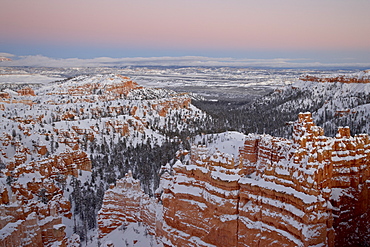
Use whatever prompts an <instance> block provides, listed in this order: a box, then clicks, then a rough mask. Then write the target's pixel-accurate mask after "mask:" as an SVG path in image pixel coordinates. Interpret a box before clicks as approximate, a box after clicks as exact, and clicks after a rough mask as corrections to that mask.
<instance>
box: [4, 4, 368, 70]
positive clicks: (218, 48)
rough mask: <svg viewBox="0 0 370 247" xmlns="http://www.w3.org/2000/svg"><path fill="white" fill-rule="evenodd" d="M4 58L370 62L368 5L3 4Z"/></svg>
mask: <svg viewBox="0 0 370 247" xmlns="http://www.w3.org/2000/svg"><path fill="white" fill-rule="evenodd" d="M0 6H1V8H0V53H2V54H8V56H12V55H14V56H13V59H16V58H19V57H21V56H22V57H21V58H24V56H38V57H39V56H45V57H49V58H53V59H67V58H75V59H93V58H98V57H110V58H132V57H183V56H192V57H194V56H196V57H208V58H233V59H275V60H276V59H295V60H297V59H299V60H301V61H310V63H315V62H316V63H343V64H349V63H356V64H357V63H364V64H369V63H370V31H369V28H370V15H369V14H368V10H369V9H370V1H369V0H353V1H348V0H279V1H277V0H258V1H257V0H255V1H251V0H228V1H225V0H186V1H185V0H63V1H56V0H53V1H51V0H32V1H30V0H0Z"/></svg>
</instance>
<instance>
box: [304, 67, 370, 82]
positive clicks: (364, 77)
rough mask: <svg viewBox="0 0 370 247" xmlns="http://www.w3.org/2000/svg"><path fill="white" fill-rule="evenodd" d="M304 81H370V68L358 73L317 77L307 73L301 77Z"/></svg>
mask: <svg viewBox="0 0 370 247" xmlns="http://www.w3.org/2000/svg"><path fill="white" fill-rule="evenodd" d="M300 80H302V81H317V82H341V83H370V73H369V70H366V71H363V72H361V73H358V74H357V75H350V76H345V75H338V76H331V77H317V76H309V75H306V76H304V77H302V78H300Z"/></svg>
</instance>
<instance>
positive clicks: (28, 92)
mask: <svg viewBox="0 0 370 247" xmlns="http://www.w3.org/2000/svg"><path fill="white" fill-rule="evenodd" d="M17 93H18V95H19V96H36V95H35V92H34V91H33V89H32V88H30V87H25V88H22V89H20V90H18V91H17Z"/></svg>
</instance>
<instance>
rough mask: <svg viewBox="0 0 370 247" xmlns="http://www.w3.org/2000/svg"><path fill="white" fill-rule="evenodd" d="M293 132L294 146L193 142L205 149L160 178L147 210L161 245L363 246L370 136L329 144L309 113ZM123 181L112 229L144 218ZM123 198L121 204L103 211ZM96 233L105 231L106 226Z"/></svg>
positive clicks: (346, 133)
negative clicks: (154, 210) (123, 188)
mask: <svg viewBox="0 0 370 247" xmlns="http://www.w3.org/2000/svg"><path fill="white" fill-rule="evenodd" d="M293 128H294V130H293V138H292V140H288V139H283V138H276V137H272V136H269V135H254V134H250V135H247V136H245V135H243V134H241V133H237V132H227V133H222V134H217V135H213V136H211V135H208V136H203V137H202V138H203V139H200V140H198V142H199V143H206V145H195V146H193V147H192V149H191V150H190V152H187V151H184V152H182V153H183V154H184V155H185V156H184V157H183V158H182V160H183V161H182V162H180V161H177V162H176V164H175V165H174V166H173V167H172V169H170V168H168V167H167V171H166V172H165V173H164V174H163V175H162V177H161V185H160V188H159V189H158V190H157V193H156V195H157V197H158V198H160V200H161V203H160V204H157V206H156V207H157V211H156V213H155V212H153V211H148V212H149V215H151V216H150V219H151V220H149V222H150V223H149V224H148V225H151V227H150V229H152V230H153V229H154V232H155V235H156V237H157V241H158V242H160V243H162V244H163V245H164V246H357V245H358V246H361V245H364V244H366V243H368V241H369V239H368V236H369V230H368V227H367V226H368V224H369V222H370V219H369V204H368V202H369V199H370V198H369V196H368V195H369V193H368V191H369V184H370V179H369V169H370V168H369V164H370V139H369V136H368V135H365V134H361V135H358V136H354V137H352V136H351V135H350V130H349V128H347V127H346V128H339V130H338V134H337V136H336V137H334V138H330V137H326V136H324V135H323V130H322V129H321V128H320V127H317V126H315V124H314V123H313V122H312V118H311V114H310V113H301V114H300V115H299V118H298V121H297V122H296V123H295V124H294V127H293ZM196 142H197V141H195V143H196ZM130 179H131V178H130ZM126 180H127V179H126ZM126 180H124V182H125V184H126V185H124V186H123V187H125V188H129V187H131V189H129V190H126V191H125V192H122V193H120V195H118V194H115V195H114V193H113V192H114V190H112V191H111V192H108V193H107V195H106V196H105V198H106V199H105V202H106V203H105V205H103V209H102V211H101V215H102V216H101V219H104V218H105V219H108V218H110V217H109V216H108V215H110V216H112V215H121V216H120V217H113V218H114V219H117V218H120V219H119V222H116V223H111V224H110V226H114V227H116V226H117V225H119V224H122V222H123V221H128V220H133V221H146V220H144V218H142V217H137V215H139V213H138V212H142V210H143V209H144V207H143V203H142V200H143V199H138V198H137V197H135V198H131V196H130V195H131V194H132V190H133V191H139V188H138V185H137V184H135V183H134V184H135V185H132V184H133V183H132V182H128V181H126ZM122 182H123V181H121V182H119V183H118V185H117V187H118V188H121V187H122V184H121V183H122ZM134 187H135V188H134ZM133 188H134V189H133ZM128 191H131V192H128ZM136 195H137V196H139V197H141V194H140V193H136ZM108 201H110V202H111V203H108ZM119 201H124V202H125V205H126V206H122V207H116V206H114V207H113V206H109V205H115V204H116V203H119ZM146 201H148V200H146ZM150 204H156V203H155V202H154V201H151V202H150ZM130 205H131V206H130ZM132 205H134V206H132ZM151 207H152V208H153V206H151ZM133 208H134V210H133ZM112 210H113V211H112ZM115 211H119V212H118V213H114V212H115ZM153 214H156V216H155V217H156V218H157V220H156V223H155V227H154V228H153V225H154V224H153V221H152V219H153V218H154V216H153ZM103 221H104V220H102V222H103ZM146 222H147V221H146ZM108 225H109V224H108ZM99 226H100V229H101V232H104V231H105V229H107V228H109V227H110V226H105V225H104V224H99Z"/></svg>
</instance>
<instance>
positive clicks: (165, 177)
mask: <svg viewBox="0 0 370 247" xmlns="http://www.w3.org/2000/svg"><path fill="white" fill-rule="evenodd" d="M0 90H1V91H0V169H1V172H0V218H1V220H0V246H368V245H369V244H370V231H369V229H368V225H369V224H370V205H369V202H370V138H369V136H368V134H369V132H370V121H369V119H370V71H310V70H284V69H281V70H277V69H276V70H268V69H243V68H213V67H210V68H202V67H199V68H198V67H190V68H176V67H174V68H172V67H151V68H149V67H126V68H108V67H107V68H29V67H24V68H21V67H19V68H7V67H1V68H0ZM319 126H321V127H319Z"/></svg>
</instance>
